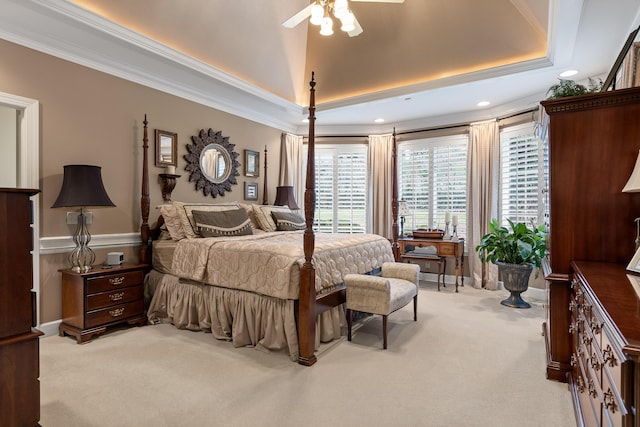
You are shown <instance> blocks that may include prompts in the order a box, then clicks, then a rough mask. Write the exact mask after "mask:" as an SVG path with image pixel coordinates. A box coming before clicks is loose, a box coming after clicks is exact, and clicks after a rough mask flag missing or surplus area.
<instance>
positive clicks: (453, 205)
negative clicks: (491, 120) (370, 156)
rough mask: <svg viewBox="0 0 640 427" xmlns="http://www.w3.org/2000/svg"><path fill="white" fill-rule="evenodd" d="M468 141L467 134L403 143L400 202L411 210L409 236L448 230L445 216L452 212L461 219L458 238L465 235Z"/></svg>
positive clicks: (401, 146)
mask: <svg viewBox="0 0 640 427" xmlns="http://www.w3.org/2000/svg"><path fill="white" fill-rule="evenodd" d="M467 141H468V137H467V136H466V135H454V136H446V137H439V138H429V139H422V140H416V141H411V142H406V143H401V144H400V147H399V149H398V172H399V174H398V181H399V183H398V184H399V185H398V188H399V199H400V200H404V201H406V202H407V205H408V207H409V209H410V210H411V215H410V216H408V217H406V218H405V224H404V232H405V233H409V232H410V231H411V230H414V229H416V228H444V226H445V213H446V212H449V213H450V214H451V215H457V216H458V230H457V231H458V236H459V237H464V236H465V234H466V218H467ZM451 230H452V229H451V228H450V231H451Z"/></svg>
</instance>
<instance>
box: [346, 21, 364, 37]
mask: <svg viewBox="0 0 640 427" xmlns="http://www.w3.org/2000/svg"><path fill="white" fill-rule="evenodd" d="M353 25H354V26H355V28H354V29H353V30H351V31H349V32H348V33H347V34H349V37H355V36H357V35H359V34H360V33H362V31H363V30H362V26H361V25H360V23H359V22H358V19H357V18H356V17H355V16H354V17H353Z"/></svg>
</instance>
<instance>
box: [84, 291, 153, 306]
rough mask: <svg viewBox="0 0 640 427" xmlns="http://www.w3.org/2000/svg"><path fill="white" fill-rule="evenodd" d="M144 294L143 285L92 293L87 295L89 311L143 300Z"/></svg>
mask: <svg viewBox="0 0 640 427" xmlns="http://www.w3.org/2000/svg"><path fill="white" fill-rule="evenodd" d="M142 295H143V291H142V286H141V285H139V286H131V287H128V288H122V289H116V290H111V291H109V292H100V293H99V294H91V295H88V296H87V311H91V310H97V309H99V308H104V307H109V306H112V305H116V304H124V303H127V302H131V301H135V300H142Z"/></svg>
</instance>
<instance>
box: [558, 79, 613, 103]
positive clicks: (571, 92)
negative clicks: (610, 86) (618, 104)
mask: <svg viewBox="0 0 640 427" xmlns="http://www.w3.org/2000/svg"><path fill="white" fill-rule="evenodd" d="M601 88H602V80H600V79H597V80H596V79H592V78H591V77H589V85H588V86H585V85H582V84H579V83H576V82H574V81H573V80H565V79H560V81H559V82H558V83H556V84H554V85H553V86H551V87H550V88H549V90H548V91H547V95H551V96H549V97H548V98H547V99H558V98H565V97H567V96H575V95H585V94H587V93H592V92H598V91H600V89H601Z"/></svg>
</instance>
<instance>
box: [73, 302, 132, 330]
mask: <svg viewBox="0 0 640 427" xmlns="http://www.w3.org/2000/svg"><path fill="white" fill-rule="evenodd" d="M143 311H144V302H143V301H135V302H131V303H128V304H119V305H114V306H111V307H107V308H103V309H100V310H95V311H90V312H87V314H86V315H85V325H86V327H87V328H92V327H94V326H101V325H106V324H109V323H111V322H120V321H122V320H124V319H126V318H127V317H132V316H138V315H140V314H141V313H142V312H143Z"/></svg>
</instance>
